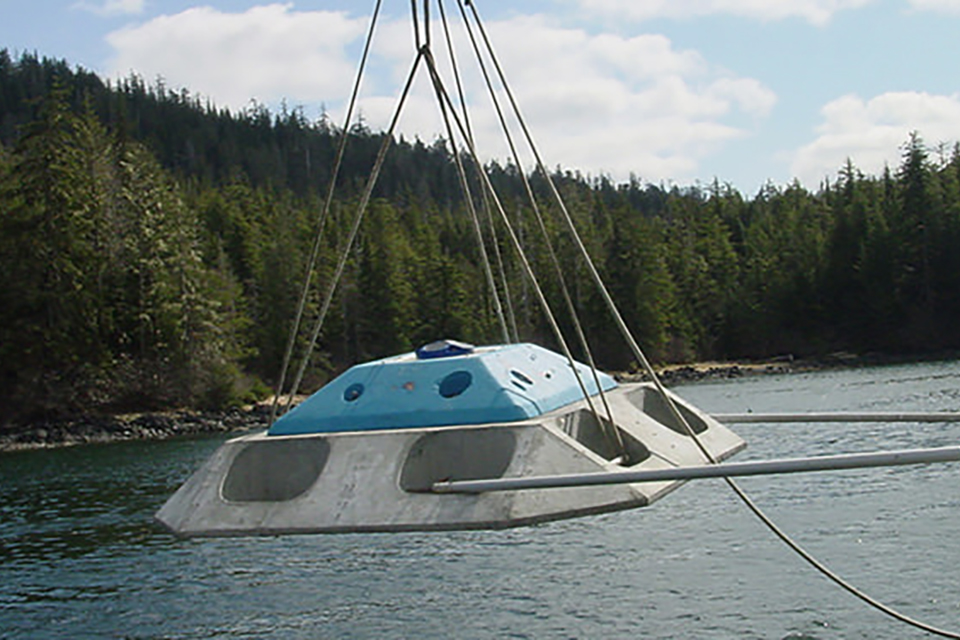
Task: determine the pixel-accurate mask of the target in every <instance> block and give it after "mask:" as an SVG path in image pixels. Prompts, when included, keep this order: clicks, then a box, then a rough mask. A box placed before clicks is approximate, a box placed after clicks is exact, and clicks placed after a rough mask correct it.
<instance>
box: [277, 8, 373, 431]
mask: <svg viewBox="0 0 960 640" xmlns="http://www.w3.org/2000/svg"><path fill="white" fill-rule="evenodd" d="M382 2H383V0H376V4H375V5H374V9H373V15H372V16H371V18H370V27H369V29H368V30H367V37H366V42H365V43H364V47H363V54H362V55H361V56H360V64H359V65H358V67H357V75H356V79H355V80H354V83H353V91H352V92H351V94H350V101H349V104H348V106H347V113H346V116H345V117H344V124H343V131H342V133H341V135H340V142H339V144H338V146H337V155H336V160H335V161H334V164H333V172H332V174H331V175H330V184H329V186H328V188H327V197H326V199H325V200H324V203H323V209H322V210H321V213H320V217H319V219H318V220H317V233H316V234H315V236H314V241H313V247H312V249H311V251H310V259H309V260H308V262H307V272H306V274H305V275H304V279H303V289H302V290H301V292H300V302H299V304H298V305H297V313H296V316H295V318H294V322H293V327H292V328H291V330H290V337H289V340H288V342H287V348H286V352H285V353H284V355H283V366H282V367H281V369H280V377H279V380H278V382H277V390H276V393H275V394H274V396H273V403H272V404H271V406H270V420H269V422H268V423H267V426H268V427H270V426H273V422H274V420H276V418H277V408H278V407H279V404H280V396H281V394H283V385H284V383H285V382H286V377H287V371H288V370H289V368H290V360H291V358H292V357H293V349H294V345H295V344H296V340H297V335H299V333H300V324H301V322H302V321H303V313H304V310H305V309H306V306H307V297H308V296H309V293H310V284H311V281H312V278H313V270H314V268H315V267H316V264H317V260H318V258H319V255H320V244H321V240H322V238H323V231H324V227H325V226H326V221H327V216H328V215H329V212H330V207H331V205H332V203H333V194H334V192H335V191H336V185H337V178H338V177H339V175H340V169H341V167H342V166H343V157H344V152H345V150H346V148H347V140H348V139H349V137H350V135H349V131H350V122H351V120H352V119H353V110H354V108H355V107H356V103H357V96H358V95H359V93H360V84H361V81H362V79H363V72H364V69H365V68H366V65H367V60H368V58H369V54H370V46H371V44H372V42H373V33H374V30H375V29H376V26H377V18H378V17H379V15H380V7H381V5H382ZM295 393H296V392H295V391H294V392H291V394H290V397H291V398H292V397H293V396H294V395H295ZM287 406H288V407H289V406H290V403H289V402H288V403H287Z"/></svg>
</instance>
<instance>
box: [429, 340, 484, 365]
mask: <svg viewBox="0 0 960 640" xmlns="http://www.w3.org/2000/svg"><path fill="white" fill-rule="evenodd" d="M470 353H473V345H472V344H467V343H466V342H458V341H457V340H437V341H436V342H431V343H430V344H425V345H423V346H422V347H420V348H419V349H417V359H418V360H429V359H431V358H449V357H451V356H465V355H467V354H470Z"/></svg>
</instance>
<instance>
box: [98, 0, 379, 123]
mask: <svg viewBox="0 0 960 640" xmlns="http://www.w3.org/2000/svg"><path fill="white" fill-rule="evenodd" d="M365 23H366V20H365V19H363V20H353V19H350V18H348V17H347V16H346V15H345V14H343V13H335V12H326V11H315V12H296V11H293V10H292V5H290V4H271V5H265V6H258V7H253V8H251V9H249V10H247V11H245V12H243V13H224V12H221V11H218V10H216V9H213V8H210V7H198V8H194V9H188V10H187V11H184V12H182V13H178V14H176V15H170V16H160V17H157V18H154V19H152V20H150V21H148V22H146V23H144V24H141V25H135V26H130V27H125V28H123V29H120V30H118V31H114V32H113V33H111V34H109V35H108V36H107V42H108V43H109V44H110V45H111V46H112V47H113V48H114V49H115V51H116V55H115V56H114V58H113V59H112V60H111V61H110V62H109V70H108V72H109V74H110V75H113V76H125V75H127V74H129V73H130V72H136V73H138V74H139V75H141V76H143V77H144V78H145V79H146V80H147V81H152V80H153V79H154V78H156V77H162V78H164V79H165V81H166V83H167V85H168V86H172V87H186V88H188V89H190V90H192V91H195V92H199V93H201V94H203V95H206V96H210V97H212V98H213V99H214V100H215V101H216V102H217V104H218V105H219V106H225V107H230V108H234V109H241V108H243V107H245V106H246V105H247V104H248V103H249V102H250V101H251V100H258V101H260V102H264V103H270V102H272V101H279V100H280V99H281V98H289V99H290V100H292V101H294V102H295V103H299V102H310V101H318V102H319V101H322V100H324V99H327V98H329V97H330V96H332V95H340V94H339V93H338V92H341V91H343V90H344V87H348V86H349V84H350V82H351V80H352V77H353V75H354V68H355V66H356V65H355V62H354V61H353V60H350V59H348V58H347V56H346V54H345V47H346V46H347V45H348V44H349V43H350V42H352V41H353V40H355V39H356V38H357V37H358V36H359V34H361V33H362V32H363V31H364V29H365V28H366V26H365Z"/></svg>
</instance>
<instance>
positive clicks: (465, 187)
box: [437, 2, 516, 343]
mask: <svg viewBox="0 0 960 640" xmlns="http://www.w3.org/2000/svg"><path fill="white" fill-rule="evenodd" d="M437 4H438V6H439V9H440V19H441V22H442V23H443V32H444V36H445V39H446V43H447V52H448V55H449V56H450V60H451V64H452V68H453V74H454V77H455V78H456V84H457V91H458V93H459V95H460V104H461V106H462V108H463V115H464V124H465V126H466V128H467V134H468V135H470V136H472V135H473V134H472V132H471V131H470V122H469V120H468V119H467V108H466V104H467V103H466V101H465V100H464V98H463V86H462V84H461V82H460V71H459V69H458V67H457V62H456V60H457V58H456V54H455V52H454V49H453V41H452V40H451V38H450V28H449V25H448V24H447V15H446V13H444V11H443V3H442V2H438V3H437ZM440 109H441V111H442V112H443V119H444V123H445V125H446V127H447V135H448V137H449V139H450V146H451V152H452V153H453V157H454V160H455V161H456V163H457V172H458V173H459V174H460V181H461V189H462V191H463V196H464V200H466V204H467V209H468V210H469V211H470V219H471V221H472V222H473V230H474V233H476V235H477V245H478V246H479V248H480V258H481V261H482V263H483V273H484V275H485V276H486V278H487V286H488V287H489V288H490V295H491V296H492V297H493V304H494V309H495V311H496V314H497V319H498V320H499V322H500V331H501V333H502V334H503V341H504V343H510V342H511V341H513V342H516V329H514V333H513V338H514V339H513V340H511V335H510V329H509V328H508V326H507V319H506V317H505V316H504V312H503V305H502V304H501V303H500V293H499V291H498V289H497V283H496V280H494V277H493V269H492V268H491V266H490V257H489V256H488V255H487V246H486V243H485V242H484V239H483V229H482V228H481V225H480V216H479V215H478V214H477V208H476V207H475V206H474V202H473V198H471V197H470V187H469V182H468V180H467V174H466V171H465V170H464V167H463V161H462V159H461V158H460V153H459V151H458V150H457V147H456V144H455V143H454V137H453V129H452V128H451V127H450V121H449V119H448V118H447V115H446V107H445V105H444V104H443V101H440ZM484 193H486V192H484ZM484 202H485V203H487V204H488V201H487V200H486V199H485V200H484ZM488 206H489V204H488ZM496 241H497V238H496V235H494V236H493V242H494V248H495V249H496ZM497 255H498V258H499V251H498V253H497ZM500 266H501V270H502V266H503V265H502V263H501V265H500ZM506 282H507V281H506V277H504V278H503V286H504V295H505V296H506V297H507V304H508V305H509V304H510V297H509V296H510V292H509V289H507V288H506V286H507V284H506Z"/></svg>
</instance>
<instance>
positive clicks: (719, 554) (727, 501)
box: [0, 362, 960, 640]
mask: <svg viewBox="0 0 960 640" xmlns="http://www.w3.org/2000/svg"><path fill="white" fill-rule="evenodd" d="M675 390H676V391H678V392H679V393H680V395H682V396H683V397H685V398H686V399H688V400H690V401H691V402H693V403H694V404H695V405H697V406H699V407H700V408H702V409H704V410H706V411H708V412H718V413H732V412H746V411H754V412H773V411H791V412H794V411H839V410H850V411H855V410H859V411H960V362H943V363H926V364H919V365H909V366H892V367H877V368H867V369H851V370H843V371H830V372H821V373H816V374H790V375H771V376H761V377H752V378H744V379H739V380H730V381H726V380H725V381H713V382H704V383H697V384H689V385H683V386H680V387H677V388H676V389H675ZM734 428H735V430H736V431H737V432H738V433H740V434H741V435H742V436H744V437H745V438H746V439H747V441H748V443H749V446H748V449H747V450H746V451H744V452H743V453H741V454H739V455H738V456H737V458H736V459H737V460H750V459H761V458H767V457H774V456H795V455H813V454H825V453H839V452H852V451H864V450H875V449H893V448H909V447H932V446H945V445H950V444H958V443H960V424H859V425H836V424H800V425H738V426H735V427H734ZM221 441H222V438H221V437H216V438H201V439H190V440H175V441H167V442H138V443H119V444H112V445H96V446H83V447H73V448H67V449H59V450H50V451H31V452H16V453H5V454H0V637H2V638H10V639H13V638H65V639H66V638H71V639H72V638H184V639H186V638H416V639H420V640H423V639H430V638H478V639H485V638H599V637H608V638H678V639H679V638H770V639H778V640H779V639H784V638H790V639H792V640H800V639H828V638H831V639H833V638H837V639H839V638H843V639H849V638H890V639H893V638H897V639H899V638H913V637H916V638H922V637H927V636H926V635H925V634H923V633H921V632H918V631H915V630H912V629H911V628H909V627H905V626H903V625H902V624H901V623H898V622H895V621H892V620H890V619H888V618H887V617H885V616H883V615H882V614H880V613H879V612H877V611H875V610H873V609H870V608H868V607H866V606H865V605H863V604H861V603H860V602H859V601H858V600H855V599H854V598H853V597H851V596H849V595H847V594H846V593H845V592H843V591H841V590H840V589H838V588H837V587H835V586H834V585H832V584H831V583H828V582H827V581H825V580H824V579H823V578H822V577H820V576H819V574H817V573H815V572H814V571H813V570H812V569H810V568H809V567H808V566H807V565H805V564H804V563H803V562H802V561H801V560H799V559H798V558H796V557H795V556H794V555H793V553H792V552H790V551H789V550H788V549H786V548H785V547H784V546H783V544H781V543H780V542H778V541H777V540H776V539H774V538H773V536H771V535H770V534H769V533H768V532H767V531H766V530H765V529H764V528H763V527H762V526H761V525H760V524H758V523H757V522H756V520H755V518H754V517H753V516H752V515H751V514H750V513H749V512H748V511H747V510H746V509H745V508H744V507H743V506H742V505H740V504H739V502H738V501H737V500H736V498H735V497H734V496H733V495H732V494H731V492H730V491H729V489H727V487H726V486H725V485H724V484H723V482H722V481H719V480H703V481H696V482H691V483H688V484H687V485H686V486H684V487H682V488H681V489H679V490H678V491H675V492H674V493H672V494H670V495H669V496H667V497H666V498H664V499H663V500H661V501H659V502H657V503H655V504H654V505H652V506H651V507H648V508H645V509H638V510H633V511H625V512H620V513H615V514H608V515H603V516H596V517H588V518H581V519H576V520H567V521H561V522H555V523H550V524H544V525H539V526H534V527H523V528H518V529H511V530H506V531H473V532H443V533H402V534H351V535H320V536H288V537H273V538H235V539H197V540H180V539H177V538H175V537H174V536H172V535H170V534H168V533H167V532H165V531H164V530H163V529H161V528H160V527H158V526H157V525H155V524H154V522H153V520H152V517H153V513H154V512H155V511H156V510H157V509H158V508H159V507H160V505H161V504H162V503H163V502H164V500H165V499H166V497H167V496H168V495H169V494H171V493H172V492H173V491H174V490H175V489H176V488H177V486H178V485H179V484H180V483H181V482H182V481H183V480H185V479H186V478H187V477H188V476H189V474H190V473H191V472H192V470H193V469H195V468H196V467H197V466H199V464H200V463H201V462H202V461H203V460H204V459H206V457H207V456H208V455H210V453H211V452H212V451H213V450H214V449H215V448H216V447H217V446H218V444H219V443H220V442H221ZM739 484H740V485H741V486H742V487H743V488H744V489H745V490H746V491H747V492H748V493H749V494H750V495H751V496H752V497H753V498H754V500H755V501H756V502H757V503H758V504H759V505H760V506H761V507H762V508H763V509H764V510H765V511H766V512H767V513H768V514H769V515H771V516H772V517H773V519H774V520H775V521H776V522H778V523H779V524H780V525H781V526H782V527H783V528H784V529H785V530H786V531H787V532H789V533H790V534H791V535H792V536H794V537H795V538H796V539H797V540H798V541H799V542H800V543H801V544H802V545H803V546H804V547H805V548H807V549H808V550H809V551H811V552H812V553H813V554H814V555H816V556H817V557H818V558H819V559H821V560H822V561H823V562H825V563H826V564H827V565H829V566H830V567H832V568H833V569H834V570H836V571H837V572H838V573H840V574H841V575H843V576H844V577H846V578H848V579H849V580H850V581H852V582H853V583H854V584H855V585H857V586H858V587H860V588H861V589H863V590H864V591H866V592H868V593H870V594H871V595H874V596H875V597H877V598H878V599H880V600H882V601H884V602H886V603H888V604H890V605H892V606H894V607H896V608H898V609H900V610H902V611H903V612H904V613H906V614H907V615H910V616H913V617H916V618H919V619H922V620H924V621H926V622H928V623H931V624H933V625H936V626H939V627H943V628H946V629H950V630H952V631H960V464H941V465H930V466H921V467H900V468H894V469H878V470H857V471H847V472H837V473H815V474H802V475H790V476H781V477H764V478H746V479H743V480H741V481H740V482H739Z"/></svg>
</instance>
